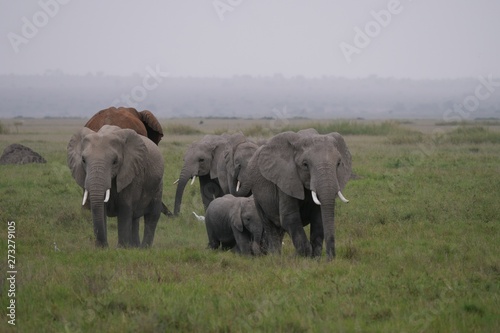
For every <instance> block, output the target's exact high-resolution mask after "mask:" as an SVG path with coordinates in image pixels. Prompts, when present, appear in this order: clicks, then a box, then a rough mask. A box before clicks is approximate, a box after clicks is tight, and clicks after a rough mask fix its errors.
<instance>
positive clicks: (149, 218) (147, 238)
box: [137, 203, 161, 247]
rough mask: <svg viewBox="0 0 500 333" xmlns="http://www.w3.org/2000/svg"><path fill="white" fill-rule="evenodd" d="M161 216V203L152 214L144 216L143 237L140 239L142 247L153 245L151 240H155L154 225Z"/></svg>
mask: <svg viewBox="0 0 500 333" xmlns="http://www.w3.org/2000/svg"><path fill="white" fill-rule="evenodd" d="M160 214H161V203H160V206H159V208H158V209H155V210H154V211H153V212H151V213H148V214H144V236H143V237H142V245H141V246H142V247H150V246H151V245H153V240H154V238H155V231H156V225H157V224H158V220H159V219H160ZM137 237H139V231H138V232H137Z"/></svg>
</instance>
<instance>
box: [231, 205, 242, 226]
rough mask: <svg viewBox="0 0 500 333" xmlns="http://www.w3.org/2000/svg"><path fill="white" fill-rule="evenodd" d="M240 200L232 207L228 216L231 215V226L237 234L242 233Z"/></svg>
mask: <svg viewBox="0 0 500 333" xmlns="http://www.w3.org/2000/svg"><path fill="white" fill-rule="evenodd" d="M242 202H243V201H242V200H238V202H236V203H235V204H234V205H232V208H231V211H230V214H231V224H232V225H233V227H235V228H236V230H238V231H239V232H243V221H242V220H241V205H242Z"/></svg>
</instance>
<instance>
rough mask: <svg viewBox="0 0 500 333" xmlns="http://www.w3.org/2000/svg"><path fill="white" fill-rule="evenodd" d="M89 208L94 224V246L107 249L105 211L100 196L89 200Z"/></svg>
mask: <svg viewBox="0 0 500 333" xmlns="http://www.w3.org/2000/svg"><path fill="white" fill-rule="evenodd" d="M90 206H91V210H92V220H93V222H94V235H95V237H96V246H98V247H107V246H108V238H107V232H106V209H105V207H104V206H105V203H104V201H103V200H102V196H99V198H98V199H97V198H92V197H91V199H90Z"/></svg>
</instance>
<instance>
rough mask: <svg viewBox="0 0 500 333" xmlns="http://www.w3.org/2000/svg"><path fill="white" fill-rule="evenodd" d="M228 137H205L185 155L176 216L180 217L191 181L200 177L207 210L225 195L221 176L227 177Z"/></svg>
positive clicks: (178, 189) (201, 191) (178, 190)
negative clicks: (186, 189) (226, 150)
mask: <svg viewBox="0 0 500 333" xmlns="http://www.w3.org/2000/svg"><path fill="white" fill-rule="evenodd" d="M226 142H227V136H226V135H205V136H204V137H203V138H202V139H201V140H200V141H197V142H194V143H192V144H191V145H190V146H189V148H188V149H187V151H186V153H185V154H184V165H183V166H182V170H181V173H180V176H179V180H178V183H177V190H176V192H175V206H174V215H178V214H179V212H180V208H181V203H182V195H183V194H184V189H185V187H186V184H187V182H188V181H189V179H192V178H193V177H198V179H199V182H200V193H201V198H202V201H203V205H204V207H205V209H207V207H208V205H209V204H210V202H211V201H212V200H214V199H215V198H218V197H221V196H223V195H224V194H225V193H228V192H224V190H223V189H222V188H221V185H220V182H219V176H223V175H225V173H226V171H225V169H221V168H225V165H224V163H223V162H224V154H223V151H224V149H225V145H226ZM226 191H228V190H226Z"/></svg>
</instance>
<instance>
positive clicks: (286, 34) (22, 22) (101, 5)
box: [0, 0, 500, 79]
mask: <svg viewBox="0 0 500 333" xmlns="http://www.w3.org/2000/svg"><path fill="white" fill-rule="evenodd" d="M44 4H45V5H44ZM54 4H57V6H56V5H54ZM499 15H500V1H498V0H474V1H472V0H442V1H440V0H435V1H431V0H413V1H412V0H401V1H397V0H381V1H379V0H370V1H368V0H363V1H361V0H360V1H352V0H343V1H335V0H317V1H315V0H311V1H306V0H286V1H285V0H220V1H213V0H156V1H155V0H143V1H127V0H101V1H98V0H40V1H15V0H0V36H1V39H0V41H1V42H0V74H10V73H14V74H43V73H44V72H45V71H46V70H55V69H60V70H62V71H63V72H65V73H68V74H87V73H89V72H90V73H94V74H95V73H99V72H102V73H104V74H118V75H129V74H132V73H139V74H144V73H145V71H146V69H147V68H148V67H149V68H159V69H160V70H161V71H162V72H163V73H166V72H168V73H169V74H170V75H172V76H197V77H198V76H224V77H227V76H233V75H247V74H248V75H260V76H272V75H274V74H276V73H281V74H283V75H285V76H286V77H290V76H295V75H304V76H306V77H321V76H323V75H333V76H345V77H349V78H355V77H366V76H369V75H378V76H381V77H395V78H415V79H421V78H432V79H435V78H457V77H478V76H480V75H482V76H486V75H489V74H492V75H493V77H499V76H500V65H499V62H500V37H499V36H498V34H499V32H500V19H499Z"/></svg>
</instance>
